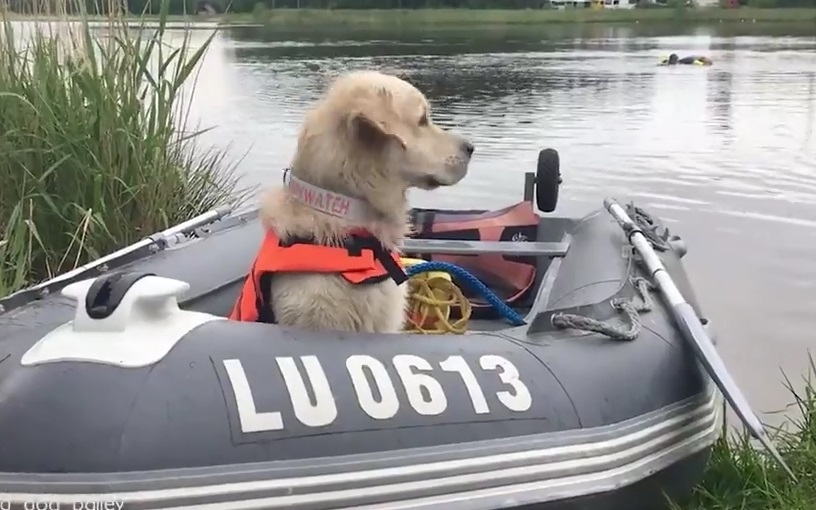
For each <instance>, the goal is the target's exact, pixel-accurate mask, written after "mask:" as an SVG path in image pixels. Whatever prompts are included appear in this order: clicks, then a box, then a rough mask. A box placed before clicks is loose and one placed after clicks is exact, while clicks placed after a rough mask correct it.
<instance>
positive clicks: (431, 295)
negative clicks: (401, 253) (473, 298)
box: [403, 259, 472, 335]
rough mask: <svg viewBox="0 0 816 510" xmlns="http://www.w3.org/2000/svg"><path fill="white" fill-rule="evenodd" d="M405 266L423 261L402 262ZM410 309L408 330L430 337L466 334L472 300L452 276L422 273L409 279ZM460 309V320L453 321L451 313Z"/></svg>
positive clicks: (404, 260)
mask: <svg viewBox="0 0 816 510" xmlns="http://www.w3.org/2000/svg"><path fill="white" fill-rule="evenodd" d="M403 262H404V263H406V265H408V266H410V265H413V264H415V263H421V262H424V261H422V260H420V261H414V260H411V259H403ZM407 283H408V309H407V314H406V315H407V317H406V324H405V328H404V329H405V331H407V332H410V333H423V334H428V335H441V334H456V335H461V334H463V333H464V332H465V331H467V325H468V321H469V320H470V315H471V311H472V310H471V307H470V301H468V299H467V298H466V297H465V295H464V294H463V293H462V291H461V290H460V289H459V287H457V286H456V285H455V284H454V283H453V281H452V278H451V276H450V275H449V274H447V273H445V272H441V271H432V272H426V273H420V274H416V275H414V276H412V277H411V278H410V279H409V280H408V282H407ZM454 308H458V311H459V313H458V314H457V315H459V317H460V318H459V319H456V320H455V321H453V322H451V320H450V316H451V311H452V310H453V309H454Z"/></svg>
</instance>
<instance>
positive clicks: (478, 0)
mask: <svg viewBox="0 0 816 510" xmlns="http://www.w3.org/2000/svg"><path fill="white" fill-rule="evenodd" d="M3 1H4V0H0V2H3ZM79 1H80V2H84V3H85V5H86V7H87V10H88V12H91V13H98V12H106V11H107V10H108V9H109V8H110V5H112V4H111V3H110V2H114V3H115V4H116V5H120V6H121V5H124V6H126V8H127V9H128V10H129V11H130V12H132V13H134V14H138V13H141V12H144V11H145V10H147V12H150V13H158V12H159V10H160V8H161V5H162V2H163V1H169V11H170V14H185V13H186V14H191V13H196V12H199V11H206V10H210V11H215V12H218V13H220V12H225V11H229V12H236V13H244V12H252V11H253V10H258V9H444V8H447V9H451V8H454V9H455V8H461V9H544V8H548V7H549V5H550V2H549V0H79ZM120 1H121V2H122V3H119V2H120ZM5 3H6V5H7V6H8V7H9V8H10V9H11V10H12V11H16V12H31V7H30V6H31V4H32V0H5ZM35 3H36V4H37V5H39V6H40V7H39V9H40V10H42V9H43V8H47V7H46V6H47V5H48V4H49V3H51V4H56V3H59V4H60V5H61V6H63V5H64V0H37V1H36V2H35ZM739 3H740V4H741V5H750V6H755V7H816V0H740V1H739ZM73 5H74V9H71V10H78V7H76V5H77V4H73ZM79 5H81V4H79Z"/></svg>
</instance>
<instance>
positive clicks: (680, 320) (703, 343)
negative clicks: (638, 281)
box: [604, 198, 796, 480]
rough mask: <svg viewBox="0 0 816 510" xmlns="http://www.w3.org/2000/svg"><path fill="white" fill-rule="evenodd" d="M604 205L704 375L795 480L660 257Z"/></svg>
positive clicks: (613, 207) (610, 203)
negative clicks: (659, 296) (635, 251)
mask: <svg viewBox="0 0 816 510" xmlns="http://www.w3.org/2000/svg"><path fill="white" fill-rule="evenodd" d="M604 207H606V210H607V211H609V213H610V214H611V215H612V216H613V217H614V218H615V220H617V222H618V224H620V226H621V227H622V228H623V230H624V232H626V235H627V237H628V238H629V242H631V243H632V244H633V245H634V247H635V249H636V250H637V251H638V253H639V254H640V256H641V257H643V262H644V263H645V264H646V267H647V268H648V269H649V273H650V274H651V276H652V277H653V278H654V280H655V282H656V283H657V287H658V289H660V293H661V294H662V295H663V298H664V299H665V300H666V303H667V304H668V305H669V309H670V311H671V314H672V316H673V317H674V319H675V321H676V322H677V325H678V326H679V327H680V331H681V332H682V334H683V337H684V338H685V339H686V340H687V341H688V343H689V344H690V345H691V347H692V348H693V349H694V353H695V354H696V355H697V358H698V359H699V360H700V362H701V363H702V364H703V366H704V367H705V369H706V371H707V372H708V374H709V375H710V376H711V378H712V379H713V380H714V383H715V384H716V385H717V387H718V388H719V389H720V391H722V394H723V396H724V397H725V399H726V400H727V401H728V403H729V404H731V407H732V409H734V412H735V413H736V414H737V416H739V418H740V420H742V423H743V424H745V426H746V427H748V430H749V431H750V432H751V434H752V435H753V436H754V437H755V438H756V439H757V440H758V441H759V442H760V443H762V445H763V446H764V447H765V449H766V450H767V451H768V453H770V454H771V456H772V457H773V458H774V460H776V462H777V463H778V464H779V465H780V466H781V467H782V468H783V469H784V470H785V471H786V472H787V473H788V475H789V476H790V477H791V478H792V479H794V480H796V475H794V474H793V471H791V469H790V467H788V465H787V464H786V463H785V461H784V459H782V456H781V455H780V454H779V452H778V451H777V449H776V447H774V445H773V443H771V440H770V439H769V438H768V436H767V434H766V433H765V429H764V427H763V426H762V422H760V421H759V418H757V416H756V414H755V413H754V411H753V410H752V409H751V405H750V404H749V403H748V400H747V399H746V398H745V395H744V394H743V393H742V390H740V389H739V386H737V383H736V382H735V381H734V379H733V378H732V377H731V374H730V373H729V372H728V368H727V367H726V366H725V363H724V362H723V360H722V358H721V357H720V355H719V353H718V352H717V350H716V349H715V348H714V343H713V342H712V341H711V339H710V338H709V337H708V333H707V332H706V330H705V328H704V327H703V325H702V323H701V322H700V319H699V318H698V317H697V314H696V313H695V311H694V309H693V308H692V307H691V305H690V304H689V303H688V302H687V301H686V300H685V298H684V297H683V294H682V293H681V292H680V289H678V288H677V286H676V285H675V284H674V281H673V280H672V278H671V276H670V275H669V272H668V271H666V268H665V266H663V262H662V261H661V260H660V257H659V256H658V255H657V253H656V252H655V251H654V249H653V248H652V245H651V244H649V240H648V239H646V236H644V235H643V232H642V231H641V229H640V227H638V226H637V224H635V222H634V221H632V219H631V218H630V217H629V215H628V214H626V211H625V210H624V209H623V207H621V206H620V205H619V204H618V203H617V202H615V201H614V200H612V199H609V198H607V199H605V200H604Z"/></svg>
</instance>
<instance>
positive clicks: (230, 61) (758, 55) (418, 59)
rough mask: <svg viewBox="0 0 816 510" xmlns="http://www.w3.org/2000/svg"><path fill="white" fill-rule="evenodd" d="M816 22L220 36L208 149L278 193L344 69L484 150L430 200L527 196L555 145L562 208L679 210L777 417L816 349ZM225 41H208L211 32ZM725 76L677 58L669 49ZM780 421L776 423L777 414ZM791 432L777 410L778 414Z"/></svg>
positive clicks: (694, 275) (727, 327)
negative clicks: (411, 90)
mask: <svg viewBox="0 0 816 510" xmlns="http://www.w3.org/2000/svg"><path fill="white" fill-rule="evenodd" d="M812 34H813V27H812V25H811V26H803V27H797V26H784V25H773V26H761V25H759V24H754V23H745V24H740V25H736V26H734V25H731V26H723V25H719V26H716V27H685V28H680V27H674V28H667V27H646V26H637V25H634V26H620V27H610V26H594V25H589V26H584V27H569V26H541V27H525V28H523V29H503V28H495V27H463V28H462V29H459V30H456V31H445V32H440V31H426V32H418V31H408V32H399V31H395V30H390V29H389V30H382V31H368V32H343V31H336V32H333V33H325V32H324V33H308V32H306V33H305V32H300V33H285V32H280V31H274V32H269V31H263V30H260V29H252V28H240V29H239V28H235V29H228V30H224V31H221V32H219V33H218V35H217V36H216V37H215V39H214V41H213V44H212V47H211V49H210V51H209V53H208V55H207V57H206V59H205V62H204V65H203V68H202V71H201V74H200V76H199V78H198V83H197V86H196V89H195V90H196V93H195V96H194V98H193V102H192V112H193V118H194V119H197V120H199V121H201V123H202V126H215V128H214V130H213V131H212V132H210V133H209V134H207V135H206V141H207V142H208V143H215V144H217V145H219V146H222V147H226V146H227V145H228V144H231V146H232V147H231V149H230V150H231V153H232V154H233V155H234V156H235V157H236V158H237V157H240V156H242V155H245V158H244V159H243V161H242V162H241V164H240V166H239V170H240V172H241V173H242V174H243V175H244V176H245V177H246V183H247V184H266V183H277V182H279V179H280V169H281V168H282V167H284V166H285V165H287V164H288V162H289V158H290V157H291V154H292V151H293V148H294V145H295V138H296V131H297V127H298V124H299V122H300V119H301V116H302V114H303V112H304V110H305V108H307V106H308V105H309V104H310V102H311V101H313V100H314V99H315V98H316V97H317V96H318V95H319V94H320V92H321V91H322V90H323V88H324V87H325V86H326V84H327V83H328V82H329V81H330V80H331V78H332V77H333V76H334V75H336V74H337V73H339V72H342V71H345V70H349V69H364V68H376V69H381V70H386V71H392V72H398V73H401V74H402V75H405V76H407V77H408V78H409V79H410V80H411V81H412V82H414V83H415V84H416V85H417V86H418V87H419V88H420V89H422V90H423V91H424V92H425V93H426V94H427V96H428V97H429V98H430V100H431V102H432V104H433V107H434V112H433V117H434V119H435V120H436V121H437V122H439V123H442V124H444V125H446V126H450V127H452V128H455V129H457V130H460V131H461V132H463V133H464V134H466V135H467V136H468V137H470V138H471V139H472V141H473V142H474V144H475V145H476V152H475V154H474V160H473V163H472V166H471V171H470V174H469V176H468V177H467V178H466V179H465V180H464V181H463V182H462V183H461V185H459V186H457V187H455V188H451V189H449V190H444V191H441V192H437V193H427V192H416V193H414V194H413V195H412V200H413V202H414V203H415V204H417V205H426V206H427V205H440V206H451V207H468V208H474V207H497V206H501V205H506V204H509V203H511V202H513V201H516V200H519V199H520V197H521V192H522V185H523V179H524V176H523V174H524V172H525V171H532V170H534V169H535V161H536V157H537V154H538V151H539V150H540V149H542V148H544V147H553V148H555V149H557V150H558V151H559V152H560V154H561V164H562V173H563V175H564V184H563V186H562V190H561V197H560V204H559V209H558V212H560V213H565V214H581V213H584V212H588V211H589V210H591V209H593V208H597V207H599V206H600V205H601V201H602V199H603V198H604V197H606V196H609V195H611V196H615V197H618V198H621V199H629V198H631V199H634V200H635V201H636V202H637V203H638V204H640V205H642V206H645V207H646V208H648V209H649V210H651V211H653V212H655V213H657V214H659V215H660V216H661V217H662V218H663V219H664V220H665V221H666V222H670V223H671V225H672V227H673V229H674V230H676V232H677V233H679V234H681V235H682V236H683V237H684V238H685V240H686V242H687V243H688V246H689V253H688V255H687V257H686V259H685V260H686V264H687V268H688V270H689V272H690V276H691V279H692V281H693V283H694V284H695V287H696V289H697V294H698V297H699V298H700V300H701V301H702V305H703V306H704V308H705V310H706V311H707V313H708V316H709V317H710V319H711V320H712V321H713V323H714V325H715V326H716V330H717V332H718V334H719V341H720V350H721V352H722V353H723V355H724V357H725V358H726V361H727V363H728V364H729V365H730V366H731V367H732V370H733V373H734V375H735V377H736V379H737V381H738V382H739V383H740V384H741V386H742V387H743V388H744V389H745V390H746V391H747V393H748V394H749V397H750V400H751V402H752V403H753V404H754V405H755V407H756V408H757V409H758V410H761V411H763V412H773V411H777V410H780V409H782V408H783V407H784V406H785V404H787V403H788V402H789V401H790V398H789V395H788V394H787V393H786V391H785V390H784V388H783V386H782V384H781V381H782V377H783V374H782V372H781V369H782V370H784V371H785V372H786V373H787V374H788V375H789V376H790V377H791V378H792V379H793V380H794V382H799V381H801V376H802V374H803V373H804V372H805V371H806V370H807V368H808V366H809V362H808V350H809V349H810V348H813V347H816V261H815V259H816V134H814V125H816V38H814V37H813V35H812ZM207 35H208V34H207V33H206V32H204V31H197V32H195V33H194V35H193V37H194V38H195V39H197V40H202V39H203V38H204V37H206V36H207ZM672 52H675V53H678V54H680V55H681V56H682V55H683V54H693V53H698V54H705V55H708V56H710V57H711V58H713V59H714V61H715V65H714V66H712V67H710V68H703V67H695V66H678V67H671V68H667V67H657V66H656V65H655V64H656V63H657V62H658V61H659V59H661V58H663V57H665V56H666V55H668V54H669V53H672ZM766 417H767V416H766ZM767 418H769V419H770V420H771V421H775V419H774V418H773V417H767Z"/></svg>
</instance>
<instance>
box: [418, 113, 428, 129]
mask: <svg viewBox="0 0 816 510" xmlns="http://www.w3.org/2000/svg"><path fill="white" fill-rule="evenodd" d="M429 123H430V120H429V119H428V112H425V113H423V114H422V117H420V118H419V125H420V126H427V125H428V124H429Z"/></svg>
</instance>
